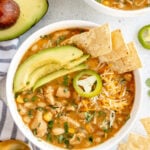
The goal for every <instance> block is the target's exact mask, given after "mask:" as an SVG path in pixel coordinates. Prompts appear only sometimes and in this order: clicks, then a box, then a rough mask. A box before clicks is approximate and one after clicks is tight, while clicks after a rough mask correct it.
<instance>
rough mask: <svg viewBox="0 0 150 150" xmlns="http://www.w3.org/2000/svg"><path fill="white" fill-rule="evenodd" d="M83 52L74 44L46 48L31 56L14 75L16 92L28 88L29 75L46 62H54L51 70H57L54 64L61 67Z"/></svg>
mask: <svg viewBox="0 0 150 150" xmlns="http://www.w3.org/2000/svg"><path fill="white" fill-rule="evenodd" d="M82 55H83V52H82V51H81V50H80V49H78V48H76V47H73V46H60V47H54V48H48V49H44V50H42V51H39V52H38V53H36V54H34V55H32V56H30V57H29V58H28V59H26V60H25V61H24V62H23V63H22V64H20V66H19V68H18V70H17V71H16V74H15V77H14V92H15V93H16V92H19V91H22V90H24V89H26V88H27V85H28V81H29V76H30V75H31V73H32V72H33V71H35V70H36V69H38V68H39V67H42V66H44V65H46V64H50V63H51V64H52V65H51V67H52V68H53V69H52V68H51V71H55V67H53V64H59V65H60V68H61V67H62V66H64V65H65V64H67V63H68V62H70V61H72V60H74V59H77V58H79V57H81V56H82Z"/></svg>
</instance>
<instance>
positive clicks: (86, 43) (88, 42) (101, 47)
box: [63, 24, 112, 57]
mask: <svg viewBox="0 0 150 150" xmlns="http://www.w3.org/2000/svg"><path fill="white" fill-rule="evenodd" d="M63 44H75V45H76V46H78V47H79V48H81V49H83V50H84V51H85V52H87V53H88V54H91V56H92V57H99V56H101V55H105V54H107V53H109V52H110V51H111V50H112V42H111V32H110V28H109V25H108V24H104V25H102V26H100V27H96V28H92V29H90V30H89V31H88V32H84V33H81V34H78V35H74V36H72V37H71V38H70V39H68V40H66V41H64V42H63Z"/></svg>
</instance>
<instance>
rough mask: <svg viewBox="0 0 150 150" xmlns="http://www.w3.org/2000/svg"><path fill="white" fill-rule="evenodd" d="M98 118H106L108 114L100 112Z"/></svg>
mask: <svg viewBox="0 0 150 150" xmlns="http://www.w3.org/2000/svg"><path fill="white" fill-rule="evenodd" d="M98 117H106V113H105V112H104V111H101V110H100V111H98Z"/></svg>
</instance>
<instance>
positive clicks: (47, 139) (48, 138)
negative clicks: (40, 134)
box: [46, 133, 52, 142]
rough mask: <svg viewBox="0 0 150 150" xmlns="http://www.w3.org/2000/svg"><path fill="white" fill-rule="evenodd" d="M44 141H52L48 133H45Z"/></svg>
mask: <svg viewBox="0 0 150 150" xmlns="http://www.w3.org/2000/svg"><path fill="white" fill-rule="evenodd" d="M46 141H48V142H51V141H52V136H51V134H50V133H47V135H46Z"/></svg>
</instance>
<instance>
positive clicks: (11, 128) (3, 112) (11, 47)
mask: <svg viewBox="0 0 150 150" xmlns="http://www.w3.org/2000/svg"><path fill="white" fill-rule="evenodd" d="M18 43H19V40H18V39H14V40H10V41H5V42H0V93H1V92H2V91H3V92H4V91H5V89H4V84H5V83H4V82H5V77H6V74H7V70H8V67H9V64H10V62H11V59H12V57H13V56H14V54H15V53H16V50H17V47H18ZM2 95H3V96H2ZM2 98H3V100H5V96H4V93H3V94H0V99H2ZM7 139H19V140H22V141H24V142H26V143H28V144H29V145H30V146H31V147H32V149H33V150H40V149H39V148H37V147H35V146H34V145H33V144H32V143H30V142H29V141H28V139H27V138H25V137H24V136H23V134H22V133H21V132H20V131H19V130H18V128H17V126H16V124H15V123H14V122H13V119H12V117H11V115H10V112H9V109H8V108H7V106H6V104H5V103H4V102H3V101H1V100H0V141H3V140H7Z"/></svg>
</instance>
